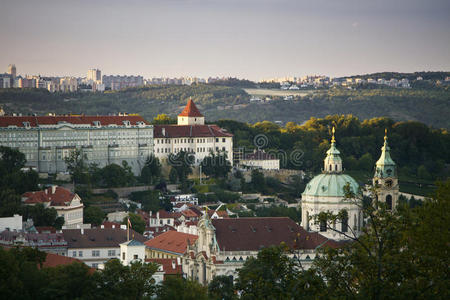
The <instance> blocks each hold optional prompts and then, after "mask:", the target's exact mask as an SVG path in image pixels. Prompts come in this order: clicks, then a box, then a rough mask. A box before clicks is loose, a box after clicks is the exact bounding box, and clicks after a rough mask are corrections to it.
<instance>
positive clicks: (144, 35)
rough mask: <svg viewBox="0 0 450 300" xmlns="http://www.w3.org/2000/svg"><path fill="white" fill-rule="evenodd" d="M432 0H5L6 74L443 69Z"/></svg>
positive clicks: (441, 7) (443, 18)
mask: <svg viewBox="0 0 450 300" xmlns="http://www.w3.org/2000/svg"><path fill="white" fill-rule="evenodd" d="M431 2H432V3H430V2H427V3H422V1H405V0H399V1H395V2H392V3H391V2H390V1H384V0H383V1H377V2H376V3H373V2H361V1H353V0H344V1H340V2H339V3H336V1H325V0H324V1H314V2H311V1H289V0H282V1H272V0H262V1H256V0H245V1H234V0H233V1H226V2H224V1H216V0H212V1H201V0H190V1H184V0H172V1H159V0H158V1H152V2H151V3H148V2H146V1H141V0H133V1H127V2H126V3H125V2H119V1H103V0H100V1H95V2H94V3H91V2H87V1H77V2H70V3H61V2H60V1H47V0H44V1H41V2H39V3H35V2H29V1H14V2H9V1H2V4H1V5H2V10H1V11H0V36H1V40H2V44H3V46H4V47H3V50H4V51H3V54H2V56H0V66H2V69H4V70H3V71H0V72H5V71H6V68H7V66H8V65H9V64H11V63H14V64H16V67H17V73H18V74H21V75H25V74H29V75H31V74H33V75H36V74H41V75H46V76H65V75H70V76H77V77H78V76H80V77H85V76H86V72H87V70H88V69H91V68H99V69H100V70H102V74H118V75H123V74H127V75H131V74H133V75H142V76H144V77H145V78H151V77H162V76H163V77H181V76H197V77H201V78H207V77H210V76H213V77H215V76H220V77H221V76H225V77H228V76H231V77H238V78H247V79H251V80H256V81H258V80H261V79H265V78H272V77H284V76H303V75H308V74H323V75H329V76H333V77H335V76H350V75H357V74H366V73H374V72H383V71H398V72H414V71H445V70H449V69H450V53H449V52H448V49H449V47H450V37H449V36H448V34H447V32H446V30H447V28H448V26H449V25H450V18H448V16H449V12H450V3H448V2H446V1H440V0H436V1H431Z"/></svg>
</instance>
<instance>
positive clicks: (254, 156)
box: [245, 150, 278, 160]
mask: <svg viewBox="0 0 450 300" xmlns="http://www.w3.org/2000/svg"><path fill="white" fill-rule="evenodd" d="M245 159H248V160H278V158H277V156H276V155H275V154H274V153H266V152H265V151H261V150H256V151H254V152H253V153H250V154H247V155H246V156H245Z"/></svg>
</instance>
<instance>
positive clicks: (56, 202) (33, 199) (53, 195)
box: [22, 186, 75, 206]
mask: <svg viewBox="0 0 450 300" xmlns="http://www.w3.org/2000/svg"><path fill="white" fill-rule="evenodd" d="M22 197H23V198H26V199H25V200H24V203H25V204H36V203H46V202H50V206H67V205H68V204H69V203H70V201H72V199H73V198H74V197H75V194H74V193H72V192H70V191H69V190H68V189H65V188H63V187H60V186H57V187H56V188H55V191H54V192H53V189H52V187H49V188H47V189H45V190H43V191H37V192H26V193H25V194H23V195H22Z"/></svg>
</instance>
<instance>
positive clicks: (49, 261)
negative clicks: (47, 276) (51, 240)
mask: <svg viewBox="0 0 450 300" xmlns="http://www.w3.org/2000/svg"><path fill="white" fill-rule="evenodd" d="M74 262H79V263H83V262H82V261H80V260H78V259H76V258H72V257H67V256H63V255H58V254H53V253H47V256H46V257H45V261H44V263H43V264H42V267H43V268H51V267H57V266H62V265H70V264H73V263H74Z"/></svg>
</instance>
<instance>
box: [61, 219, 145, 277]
mask: <svg viewBox="0 0 450 300" xmlns="http://www.w3.org/2000/svg"><path fill="white" fill-rule="evenodd" d="M62 232H63V235H64V239H65V240H66V241H67V253H68V254H67V255H68V256H70V257H74V258H77V259H79V260H81V261H83V262H84V263H85V264H87V265H88V266H90V267H93V268H98V267H99V266H100V265H102V264H104V263H105V262H107V261H108V260H110V259H112V258H116V259H120V244H121V243H124V242H126V241H127V240H129V239H133V240H137V241H139V242H141V243H143V242H145V241H146V239H145V238H144V236H142V235H141V234H139V233H137V232H135V231H134V230H132V229H130V233H129V237H128V234H127V229H126V226H125V225H122V226H121V227H120V228H92V229H63V230H62Z"/></svg>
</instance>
